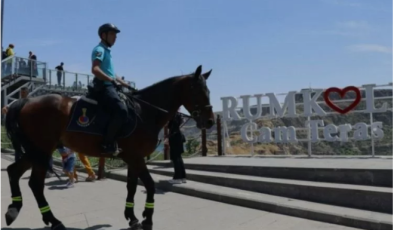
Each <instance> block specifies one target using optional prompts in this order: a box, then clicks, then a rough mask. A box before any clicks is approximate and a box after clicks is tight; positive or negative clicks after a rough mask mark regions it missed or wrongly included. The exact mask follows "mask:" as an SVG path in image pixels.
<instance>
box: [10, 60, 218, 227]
mask: <svg viewBox="0 0 394 230" xmlns="http://www.w3.org/2000/svg"><path fill="white" fill-rule="evenodd" d="M201 69H202V68H201V66H198V67H197V69H196V71H195V72H194V73H192V74H188V75H182V76H176V77H172V78H168V79H166V80H163V81H161V82H158V83H156V84H154V85H152V86H149V87H147V88H144V89H142V90H140V91H137V92H135V93H133V94H131V93H126V96H127V98H128V99H129V100H135V105H137V106H136V107H139V109H138V115H139V120H138V122H137V125H136V128H135V129H134V131H133V132H132V133H131V134H130V135H129V136H126V137H124V138H118V144H119V147H120V148H121V149H122V150H123V152H121V153H120V154H119V155H118V157H120V158H121V159H123V160H124V161H125V162H126V163H127V164H128V176H127V178H128V180H127V190H128V194H127V198H126V208H125V211H124V215H125V217H126V220H129V226H130V227H131V228H132V229H152V226H153V221H152V216H153V210H154V209H153V208H154V193H155V185H154V181H153V179H152V177H151V175H150V173H149V171H148V169H147V167H146V163H145V160H144V157H146V156H148V155H150V154H151V153H152V152H153V151H154V150H155V148H156V144H157V142H158V135H159V132H160V130H161V129H162V128H163V127H164V125H166V123H167V122H168V121H169V119H170V118H172V117H173V116H174V115H175V113H176V112H177V110H178V108H179V107H180V106H182V105H183V106H184V107H185V108H186V109H187V110H188V111H189V113H190V114H191V115H192V118H193V119H194V120H195V121H196V124H197V127H198V128H200V129H201V128H211V127H212V126H213V125H214V115H213V112H212V106H211V105H210V99H209V89H208V87H207V84H206V80H207V79H208V77H209V75H210V74H211V71H209V72H207V73H205V74H202V72H201ZM75 102H76V99H73V98H69V97H63V96H61V95H56V94H49V95H44V96H39V97H35V98H29V99H22V100H19V101H17V102H15V103H13V104H12V105H11V107H10V108H9V112H8V115H7V118H6V129H7V134H8V136H9V137H10V138H11V139H17V140H19V141H20V142H21V144H22V146H23V148H24V149H25V154H24V155H23V157H22V158H21V159H20V160H18V161H17V162H15V163H13V164H11V165H10V166H8V168H7V172H8V176H9V180H10V186H11V193H12V203H11V204H10V205H9V206H8V211H7V213H6V215H5V216H6V222H7V225H8V226H9V225H10V224H11V223H12V222H13V221H14V220H15V219H16V218H17V216H18V214H19V212H20V209H21V208H22V194H21V191H20V188H19V179H20V177H21V176H22V175H23V174H24V173H25V172H26V171H27V170H28V169H29V168H32V172H31V177H30V180H29V186H30V188H31V190H32V192H33V194H34V197H35V199H36V201H37V203H38V207H39V209H40V211H41V213H42V217H43V221H44V223H45V224H47V225H48V224H49V223H50V224H51V229H52V230H54V229H56V230H65V229H66V228H65V226H64V225H63V224H62V222H61V221H59V220H58V219H56V218H55V216H54V214H53V213H52V211H51V209H50V207H49V205H48V202H47V201H46V199H45V196H44V180H45V174H46V171H47V169H48V162H49V159H50V156H51V155H52V153H53V152H54V150H55V148H56V146H57V144H58V143H59V142H61V143H63V145H64V146H66V147H68V148H70V149H72V150H74V151H76V152H81V153H84V154H85V155H87V156H92V157H101V155H100V143H101V141H102V136H98V135H91V134H86V133H78V132H68V131H67V130H66V129H67V124H69V122H70V119H71V113H72V112H71V108H72V106H73V104H74V103H75ZM129 112H131V111H130V110H129ZM138 178H140V179H141V181H142V182H143V183H144V186H145V188H146V191H147V198H146V204H145V209H144V212H143V214H142V215H143V218H144V220H143V221H142V222H141V224H140V223H139V221H138V219H137V218H136V217H135V215H134V210H133V207H134V195H135V192H136V188H137V182H138Z"/></svg>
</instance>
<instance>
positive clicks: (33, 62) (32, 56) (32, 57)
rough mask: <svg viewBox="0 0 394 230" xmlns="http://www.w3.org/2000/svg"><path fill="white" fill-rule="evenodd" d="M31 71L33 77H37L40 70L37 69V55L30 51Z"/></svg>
mask: <svg viewBox="0 0 394 230" xmlns="http://www.w3.org/2000/svg"><path fill="white" fill-rule="evenodd" d="M29 59H30V60H29V72H30V74H31V76H32V77H36V76H37V75H38V70H37V56H36V55H35V54H34V53H33V52H31V51H29Z"/></svg>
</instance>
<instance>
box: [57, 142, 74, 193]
mask: <svg viewBox="0 0 394 230" xmlns="http://www.w3.org/2000/svg"><path fill="white" fill-rule="evenodd" d="M58 151H59V153H60V155H61V156H62V162H63V171H64V173H65V174H66V175H67V176H68V181H67V184H66V187H67V188H73V187H74V184H75V179H74V167H75V153H74V152H73V151H72V150H71V149H69V148H66V147H64V146H61V147H60V148H58Z"/></svg>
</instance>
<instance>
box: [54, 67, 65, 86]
mask: <svg viewBox="0 0 394 230" xmlns="http://www.w3.org/2000/svg"><path fill="white" fill-rule="evenodd" d="M63 65H64V63H63V62H61V63H60V65H58V66H56V67H55V69H57V73H56V75H57V85H58V86H59V87H60V86H61V85H62V78H63V71H64V69H63Z"/></svg>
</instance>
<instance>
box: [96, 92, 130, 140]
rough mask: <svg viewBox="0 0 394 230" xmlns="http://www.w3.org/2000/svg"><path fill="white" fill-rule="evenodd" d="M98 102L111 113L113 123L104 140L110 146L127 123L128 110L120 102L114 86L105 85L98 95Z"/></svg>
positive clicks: (111, 122)
mask: <svg viewBox="0 0 394 230" xmlns="http://www.w3.org/2000/svg"><path fill="white" fill-rule="evenodd" d="M98 100H99V103H102V105H103V106H104V108H105V110H106V111H108V112H110V113H111V121H110V123H109V125H108V128H107V135H106V137H105V140H104V142H105V143H106V144H110V143H112V142H113V141H115V138H116V135H117V134H118V133H119V131H120V129H121V128H122V125H123V124H124V123H126V122H127V113H128V112H127V108H126V106H125V105H124V104H123V102H122V101H121V100H120V98H119V96H118V93H117V92H116V89H115V87H114V86H113V85H104V86H103V87H102V88H101V90H100V93H99V94H98Z"/></svg>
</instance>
